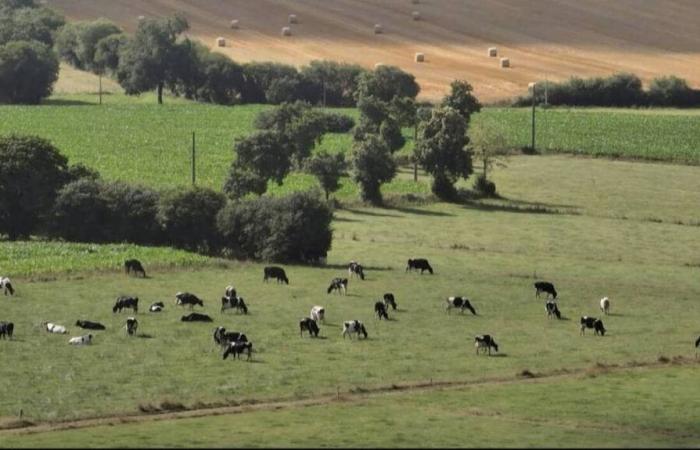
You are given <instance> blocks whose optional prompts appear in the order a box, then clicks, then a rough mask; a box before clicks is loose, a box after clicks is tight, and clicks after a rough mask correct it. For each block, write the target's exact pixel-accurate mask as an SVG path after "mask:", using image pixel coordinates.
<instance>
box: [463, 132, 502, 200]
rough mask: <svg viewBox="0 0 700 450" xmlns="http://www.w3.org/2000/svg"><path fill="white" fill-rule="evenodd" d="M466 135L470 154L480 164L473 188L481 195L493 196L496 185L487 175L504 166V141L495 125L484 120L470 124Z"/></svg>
mask: <svg viewBox="0 0 700 450" xmlns="http://www.w3.org/2000/svg"><path fill="white" fill-rule="evenodd" d="M468 135H469V139H470V147H471V149H472V153H473V154H474V157H475V159H476V160H478V161H479V162H480V163H481V174H480V175H479V177H478V179H477V181H476V183H475V187H476V189H477V190H479V191H480V192H481V193H482V194H486V195H494V194H495V193H496V185H495V183H494V182H493V181H492V180H489V178H488V174H489V172H491V171H492V170H493V169H494V168H495V167H505V166H506V155H507V153H506V139H505V137H504V136H503V134H502V133H501V132H500V130H499V129H498V127H497V126H496V124H495V123H493V122H487V121H484V120H481V121H479V122H476V123H474V124H472V126H470V127H469V132H468Z"/></svg>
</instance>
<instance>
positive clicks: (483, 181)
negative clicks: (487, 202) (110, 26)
mask: <svg viewBox="0 0 700 450" xmlns="http://www.w3.org/2000/svg"><path fill="white" fill-rule="evenodd" d="M474 189H475V190H476V192H478V193H480V194H481V195H483V196H486V197H494V196H496V183H494V182H493V181H491V180H489V179H487V178H486V177H485V176H484V175H479V176H478V177H476V180H474Z"/></svg>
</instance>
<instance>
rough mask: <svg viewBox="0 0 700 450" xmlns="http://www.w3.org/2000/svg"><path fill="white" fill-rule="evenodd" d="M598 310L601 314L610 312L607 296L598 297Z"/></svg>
mask: <svg viewBox="0 0 700 450" xmlns="http://www.w3.org/2000/svg"><path fill="white" fill-rule="evenodd" d="M600 310H601V311H602V312H603V314H605V315H608V314H610V299H608V297H603V298H601V299H600Z"/></svg>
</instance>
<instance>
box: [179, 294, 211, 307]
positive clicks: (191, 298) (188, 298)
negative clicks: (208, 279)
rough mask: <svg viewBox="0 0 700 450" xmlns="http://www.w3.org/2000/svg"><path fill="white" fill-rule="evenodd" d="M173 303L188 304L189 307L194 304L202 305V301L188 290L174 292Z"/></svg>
mask: <svg viewBox="0 0 700 450" xmlns="http://www.w3.org/2000/svg"><path fill="white" fill-rule="evenodd" d="M175 304H176V305H180V306H185V305H190V309H192V308H194V305H199V306H201V307H202V308H203V307H204V302H203V301H202V300H200V299H199V297H197V296H196V295H194V294H190V293H189V292H178V293H177V294H175Z"/></svg>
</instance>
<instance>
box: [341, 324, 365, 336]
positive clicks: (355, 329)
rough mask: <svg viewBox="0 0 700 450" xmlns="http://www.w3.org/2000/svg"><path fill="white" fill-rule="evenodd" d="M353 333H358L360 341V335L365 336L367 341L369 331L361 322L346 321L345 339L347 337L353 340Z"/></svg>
mask: <svg viewBox="0 0 700 450" xmlns="http://www.w3.org/2000/svg"><path fill="white" fill-rule="evenodd" d="M352 333H357V338H358V339H359V338H360V334H363V335H364V336H365V339H367V329H366V328H365V325H364V324H363V323H362V322H360V321H359V320H346V321H345V322H343V339H345V336H347V335H349V336H350V339H352Z"/></svg>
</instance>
